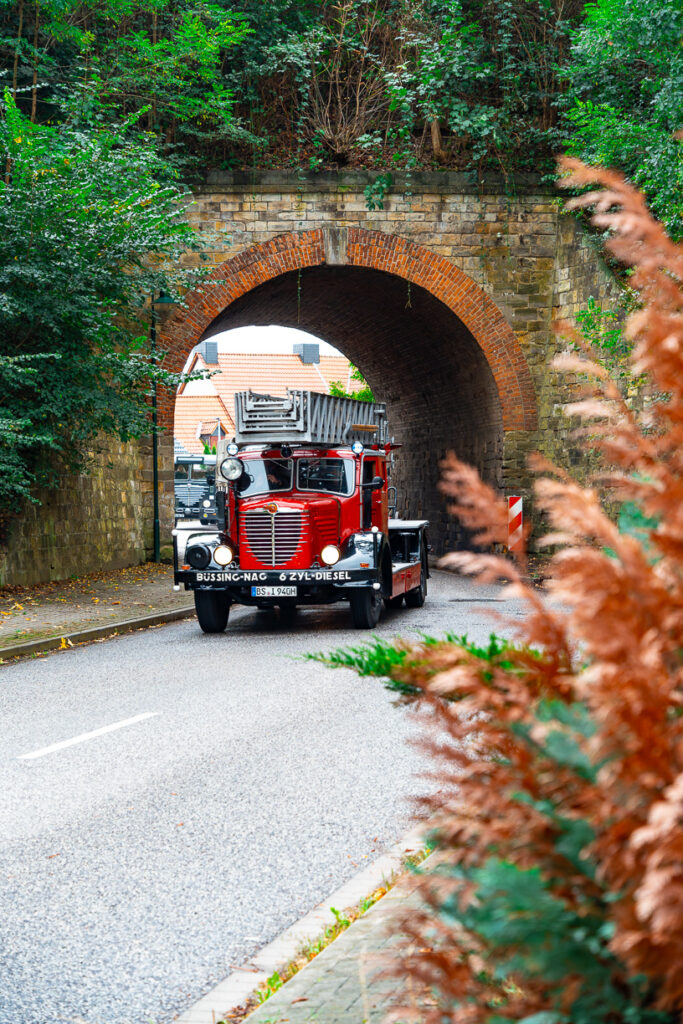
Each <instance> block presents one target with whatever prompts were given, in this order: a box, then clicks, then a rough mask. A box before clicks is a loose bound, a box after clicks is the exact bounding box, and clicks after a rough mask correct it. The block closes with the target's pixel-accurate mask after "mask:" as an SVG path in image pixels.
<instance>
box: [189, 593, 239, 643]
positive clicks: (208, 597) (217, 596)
mask: <svg viewBox="0 0 683 1024" xmlns="http://www.w3.org/2000/svg"><path fill="white" fill-rule="evenodd" d="M230 604H231V601H230V598H229V597H228V595H227V594H224V593H221V591H220V590H195V592H194V607H195V611H196V612H197V621H198V622H199V625H200V626H201V628H202V630H203V632H204V633H222V632H223V630H224V629H225V627H226V626H227V624H228V616H229V615H230Z"/></svg>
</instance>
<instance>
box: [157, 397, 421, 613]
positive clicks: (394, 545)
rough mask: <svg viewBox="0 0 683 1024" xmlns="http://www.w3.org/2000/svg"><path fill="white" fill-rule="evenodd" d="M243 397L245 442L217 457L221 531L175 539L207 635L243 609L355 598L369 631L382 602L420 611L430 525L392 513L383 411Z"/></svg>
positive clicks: (240, 412)
mask: <svg viewBox="0 0 683 1024" xmlns="http://www.w3.org/2000/svg"><path fill="white" fill-rule="evenodd" d="M235 399H236V421H237V430H236V434H235V438H234V439H233V440H232V441H223V442H221V444H220V445H219V448H218V451H217V456H216V487H217V489H216V510H217V512H216V516H217V523H216V527H215V528H213V529H211V530H207V529H204V530H200V529H197V527H196V525H188V524H183V523H181V522H178V523H176V529H175V530H174V549H175V583H176V586H178V587H179V586H185V589H191V590H193V591H194V597H195V607H196V611H197V618H198V620H199V624H200V626H201V628H202V629H203V630H204V631H205V632H207V633H215V632H220V631H222V630H223V629H225V626H226V624H227V621H228V616H229V611H230V606H231V604H233V603H239V604H246V605H256V606H258V607H261V608H268V607H273V606H275V605H277V606H279V608H280V609H281V611H282V612H291V611H293V610H294V609H295V608H296V606H297V605H302V604H327V603H331V602H334V601H348V602H349V605H350V608H351V616H352V620H353V623H354V626H356V627H358V628H364V629H370V628H373V627H374V626H375V625H376V624H377V622H378V621H379V617H380V614H381V611H382V607H383V604H384V603H391V604H392V605H393V606H400V605H401V604H403V602H404V601H405V603H406V604H407V605H408V606H409V607H420V606H421V605H422V604H423V603H424V600H425V596H426V592H427V578H428V576H429V570H428V565H427V538H426V528H427V526H428V523H427V522H426V521H424V520H415V521H405V520H401V519H397V518H396V517H395V515H394V516H392V515H391V514H390V513H391V512H392V511H393V510H392V509H390V507H389V496H390V493H391V492H392V491H393V488H391V487H390V486H389V479H388V471H389V466H388V462H389V460H390V455H391V451H392V450H393V448H395V447H396V446H395V445H393V444H392V443H391V442H390V441H389V440H388V438H387V421H386V410H385V408H384V406H383V405H381V404H379V403H368V402H357V401H354V400H353V399H346V398H337V397H333V396H330V395H322V394H316V393H315V392H310V391H288V393H287V396H286V398H277V397H273V396H270V395H259V394H255V393H253V392H240V393H238V394H237V395H236V396H235ZM394 493H395V492H394Z"/></svg>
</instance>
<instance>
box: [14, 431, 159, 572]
mask: <svg viewBox="0 0 683 1024" xmlns="http://www.w3.org/2000/svg"><path fill="white" fill-rule="evenodd" d="M171 458H172V455H171ZM172 487H173V480H172V468H171V466H169V450H168V446H167V445H164V446H163V447H162V488H165V492H166V494H168V493H169V488H170V489H171V493H172ZM152 497H153V490H152V467H151V442H149V441H146V442H138V443H130V444H119V443H116V442H114V441H106V440H105V442H104V444H103V451H101V452H100V453H99V454H98V455H97V456H96V458H94V459H93V462H92V465H91V468H90V472H89V473H88V474H84V475H81V476H68V477H65V479H64V481H63V483H62V485H61V486H60V487H59V488H58V489H56V490H52V491H45V492H43V493H41V494H40V498H41V502H42V504H40V505H27V506H26V507H25V509H24V510H23V512H22V514H21V516H20V517H18V518H17V519H15V520H14V521H13V522H12V523H10V525H9V528H8V532H7V537H6V542H5V543H4V544H3V545H2V546H0V585H3V584H6V583H12V584H31V583H40V582H44V581H46V580H58V579H67V578H68V577H70V576H81V575H83V574H84V573H88V572H98V571H100V570H103V569H116V568H121V567H123V566H127V565H137V564H139V563H140V562H143V561H144V560H145V558H148V557H149V556H150V554H151V552H152V549H153V535H152V524H153V511H152V508H153V500H152ZM162 504H163V506H164V508H165V528H164V532H165V533H166V534H168V530H169V526H170V514H169V513H172V509H170V508H169V503H168V500H166V501H165V502H163V499H162Z"/></svg>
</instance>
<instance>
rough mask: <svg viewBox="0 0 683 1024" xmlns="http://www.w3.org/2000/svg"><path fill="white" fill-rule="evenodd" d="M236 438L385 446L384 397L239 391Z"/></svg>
mask: <svg viewBox="0 0 683 1024" xmlns="http://www.w3.org/2000/svg"><path fill="white" fill-rule="evenodd" d="M235 441H237V442H238V444H249V443H258V444H268V443H269V442H275V443H283V444H284V443H286V442H289V443H295V444H315V445H323V446H326V447H331V446H334V445H346V444H352V443H353V442H354V441H362V442H363V443H364V444H367V443H372V444H379V445H383V444H386V443H387V441H388V437H387V410H386V406H385V405H383V404H381V403H380V402H359V401H358V400H357V399H355V398H338V397H337V396H336V395H322V394H319V393H318V392H316V391H302V390H299V389H290V388H287V395H286V397H284V398H282V397H277V396H275V395H260V394H258V393H257V392H255V391H238V392H237V393H236V394H235Z"/></svg>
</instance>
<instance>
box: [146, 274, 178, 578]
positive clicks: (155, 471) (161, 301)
mask: <svg viewBox="0 0 683 1024" xmlns="http://www.w3.org/2000/svg"><path fill="white" fill-rule="evenodd" d="M172 304H173V299H172V298H171V296H170V295H167V294H166V293H165V292H160V293H159V296H158V298H156V299H155V298H154V296H153V295H152V303H151V305H152V316H151V321H150V328H149V341H150V354H151V358H152V365H153V366H156V356H157V314H156V307H157V306H168V305H172ZM157 423H158V420H157V382H156V377H155V378H154V380H153V382H152V488H153V493H154V555H153V561H155V562H160V561H161V530H160V525H159V435H158V431H157Z"/></svg>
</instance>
